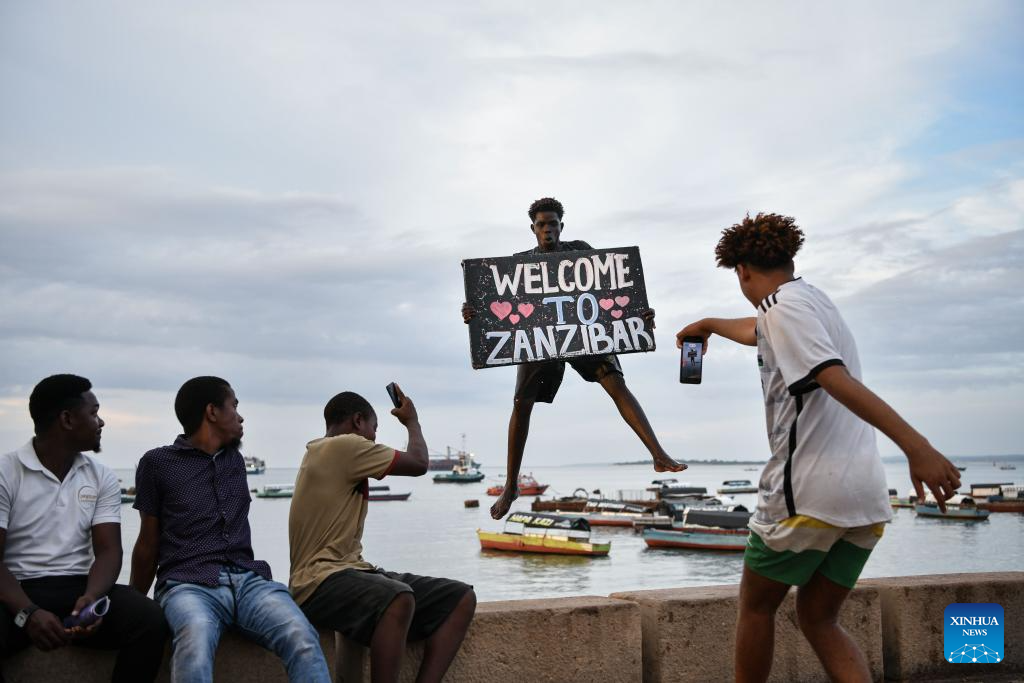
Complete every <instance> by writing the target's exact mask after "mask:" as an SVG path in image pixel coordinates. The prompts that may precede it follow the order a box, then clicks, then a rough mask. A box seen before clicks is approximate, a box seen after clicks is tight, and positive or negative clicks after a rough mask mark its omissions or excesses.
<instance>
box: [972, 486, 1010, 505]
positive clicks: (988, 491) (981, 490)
mask: <svg viewBox="0 0 1024 683" xmlns="http://www.w3.org/2000/svg"><path fill="white" fill-rule="evenodd" d="M1004 486H1013V482H1012V481H1000V482H996V483H994V484H971V498H974V499H975V500H984V499H986V498H988V497H989V496H1000V495H1002V494H1003V487H1004Z"/></svg>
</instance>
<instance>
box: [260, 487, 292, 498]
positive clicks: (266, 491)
mask: <svg viewBox="0 0 1024 683" xmlns="http://www.w3.org/2000/svg"><path fill="white" fill-rule="evenodd" d="M294 493H295V486H294V485H292V484H271V485H268V486H263V487H261V488H260V489H259V490H258V491H256V497H257V498H291V497H292V495H293V494H294Z"/></svg>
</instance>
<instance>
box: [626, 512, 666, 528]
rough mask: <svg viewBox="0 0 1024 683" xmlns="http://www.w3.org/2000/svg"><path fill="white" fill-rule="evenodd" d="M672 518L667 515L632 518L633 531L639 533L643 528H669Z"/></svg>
mask: <svg viewBox="0 0 1024 683" xmlns="http://www.w3.org/2000/svg"><path fill="white" fill-rule="evenodd" d="M671 528H672V518H671V517H669V516H668V515H657V514H655V515H646V516H644V517H640V518H638V519H634V520H633V531H635V532H637V533H640V532H642V531H643V530H644V529H671Z"/></svg>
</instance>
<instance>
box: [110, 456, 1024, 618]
mask: <svg viewBox="0 0 1024 683" xmlns="http://www.w3.org/2000/svg"><path fill="white" fill-rule="evenodd" d="M488 460H490V461H491V462H487V463H485V465H487V466H486V467H484V469H483V472H484V473H485V474H487V475H488V478H487V479H486V480H484V481H482V482H479V483H475V484H435V483H434V482H433V475H434V474H436V473H435V472H430V473H428V474H426V475H424V476H422V477H416V478H409V477H388V478H387V479H385V480H384V482H382V483H384V484H387V485H389V486H390V487H391V490H392V491H393V492H397V493H400V492H406V491H410V492H412V496H411V497H410V498H409V500H407V501H388V502H378V501H373V502H371V503H370V511H369V515H368V517H367V520H366V528H365V531H364V537H363V546H364V557H365V558H366V559H367V560H368V561H369V562H372V563H374V564H376V565H379V566H382V567H385V568H387V569H392V570H397V571H410V572H415V573H418V574H427V575H434V576H448V577H452V578H456V579H460V580H462V581H465V582H467V583H471V584H473V586H474V587H475V588H476V592H477V594H478V596H479V598H480V599H481V600H511V599H522V598H540V597H552V596H569V595H608V594H609V593H613V592H617V591H626V590H635V589H648V588H671V587H679V586H706V585H714V584H723V583H736V582H738V581H739V578H740V572H741V570H742V566H743V554H742V553H741V552H723V551H705V550H675V549H649V548H647V546H646V545H645V544H644V542H643V539H642V538H641V537H640V535H639V534H636V533H634V532H633V530H632V529H631V528H619V527H611V528H609V527H597V528H595V529H594V531H593V537H594V539H595V540H600V541H606V540H610V541H611V544H612V548H611V552H610V553H609V555H608V557H604V558H590V557H574V556H556V555H531V554H517V553H508V552H502V551H490V550H488V551H483V550H481V549H480V543H479V541H478V540H477V536H476V530H477V529H478V528H482V529H486V530H491V531H498V530H500V529H501V527H502V524H501V522H497V521H494V520H492V519H491V517H490V514H489V511H488V510H489V508H490V505H491V503H492V502H493V501H494V500H495V499H494V498H492V497H490V496H488V495H487V494H486V492H485V491H486V489H487V487H488V486H491V485H493V484H495V483H500V482H501V479H500V478H499V477H500V475H501V474H502V473H503V472H504V469H503V468H502V467H500V466H499V464H498V462H497V461H498V458H497V457H493V458H488ZM954 460H957V459H955V458H954ZM542 462H543V454H541V453H536V452H532V453H528V454H527V462H526V464H525V467H524V469H523V471H524V472H527V473H529V472H532V473H533V475H534V476H535V477H536V478H537V480H538V481H539V482H540V483H542V484H549V485H550V488H549V489H548V491H547V495H546V497H547V496H551V495H556V496H568V495H571V494H572V492H573V491H574V490H575V489H577V488H584V489H586V490H587V491H593V490H594V489H600V490H601V491H602V492H603V493H604V494H605V495H606V496H608V497H614V496H616V495H617V494H618V492H619V491H620V490H625V491H636V492H640V491H643V489H645V488H646V487H647V486H649V485H650V483H651V480H652V479H656V478H662V477H667V476H674V477H676V478H677V479H679V480H680V482H687V483H692V484H695V485H698V486H706V487H707V488H708V492H709V493H714V491H715V489H717V488H718V487H719V486H721V485H722V482H723V481H725V480H728V479H750V480H751V481H753V482H754V483H755V484H756V482H757V479H758V477H759V476H760V470H761V467H760V466H754V465H720V464H715V465H711V464H702V463H698V462H695V463H693V464H692V465H691V467H690V469H689V470H687V471H685V472H683V473H681V474H675V475H665V474H657V473H655V472H654V470H653V469H652V468H651V467H650V466H649V465H609V464H597V465H571V466H544V465H542V464H540V463H542ZM958 463H959V464H966V465H967V471H965V472H963V473H961V477H962V481H963V483H964V486H963V487H962V489H961V490H962V491H963V492H965V493H969V492H970V484H971V483H980V482H986V483H987V482H1013V481H1016V482H1018V483H1020V482H1022V481H1024V458H1020V457H1017V458H1013V459H1008V458H996V459H995V460H992V459H978V458H964V459H962V461H958ZM1004 463H1014V464H1016V466H1017V468H1018V469H1016V470H1000V469H999V466H998V465H1001V464H1004ZM752 467H756V471H748V470H749V468H752ZM885 470H886V476H887V478H888V482H889V486H890V487H891V488H895V489H897V490H898V491H899V494H900V496H901V497H905V496H906V495H907V493H908V491H909V490H910V488H911V484H910V477H909V474H908V471H907V466H906V464H905V463H898V462H886V465H885ZM296 473H297V470H295V469H274V468H270V469H268V470H267V472H266V473H265V474H262V475H258V476H250V477H249V486H250V488H258V487H260V486H265V485H270V484H292V483H294V481H295V475H296ZM118 476H120V477H122V478H123V479H124V481H125V482H126V485H129V482H131V481H132V479H133V476H134V475H133V473H132V472H131V471H119V472H118ZM733 498H734V499H735V500H736V501H737V502H738V503H742V504H744V505H746V506H747V507H748V508H750V509H753V507H754V503H755V500H756V496H755V495H754V494H746V495H737V496H733ZM466 499H477V500H479V501H480V507H478V508H466V507H464V506H463V501H464V500H466ZM532 500H533V498H532V497H524V498H520V499H519V500H518V501H516V503H515V505H514V506H513V509H514V510H529V508H530V502H531V501H532ZM290 504H291V501H290V500H289V499H261V498H256V497H255V496H254V497H253V501H252V508H251V510H250V513H249V521H250V525H251V527H252V536H253V549H254V551H255V553H256V557H257V558H258V559H262V560H266V561H267V562H269V563H270V566H271V569H272V570H273V573H274V578H275V579H277V580H279V581H282V582H285V583H287V581H288V562H289V560H288V509H289V506H290ZM121 509H122V513H123V521H122V527H121V528H122V537H123V542H124V550H125V562H124V567H123V569H122V571H121V578H120V581H121V582H127V580H128V576H129V571H130V562H129V560H128V558H129V557H130V556H131V551H132V548H133V546H134V543H135V538H136V535H137V534H138V530H139V517H138V513H137V512H136V511H135V510H133V509H132V508H131V506H130V505H123V506H122V508H121ZM893 513H894V516H893V520H892V523H891V524H889V525H887V527H886V530H885V536H884V537H883V538H882V540H881V541H880V542H879V544H878V547H877V548H876V549H875V551H874V553H873V554H872V555H871V559H870V560H869V561H868V564H867V566H866V567H865V569H864V574H863V576H865V577H878V576H904V575H909V574H945V573H955V572H989V571H1010V570H1020V568H1021V567H1024V514H1019V513H992V515H991V516H990V517H989V519H988V520H987V521H983V522H962V521H959V522H958V521H949V520H942V519H929V518H918V517H917V516H916V515H915V514H914V511H913V510H912V509H899V510H894V511H893Z"/></svg>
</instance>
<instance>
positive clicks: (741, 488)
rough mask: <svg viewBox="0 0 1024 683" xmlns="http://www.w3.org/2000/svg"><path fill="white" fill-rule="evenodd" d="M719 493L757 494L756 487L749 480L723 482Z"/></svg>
mask: <svg viewBox="0 0 1024 683" xmlns="http://www.w3.org/2000/svg"><path fill="white" fill-rule="evenodd" d="M718 492H719V493H757V487H756V486H754V485H753V484H751V483H750V480H749V479H729V480H728V481H723V482H722V486H721V488H719V489H718Z"/></svg>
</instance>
